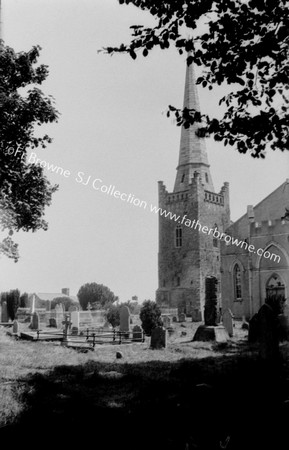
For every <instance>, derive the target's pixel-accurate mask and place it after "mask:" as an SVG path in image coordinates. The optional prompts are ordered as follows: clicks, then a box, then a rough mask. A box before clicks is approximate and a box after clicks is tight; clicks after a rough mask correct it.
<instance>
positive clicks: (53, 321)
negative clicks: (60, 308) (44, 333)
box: [49, 317, 57, 328]
mask: <svg viewBox="0 0 289 450" xmlns="http://www.w3.org/2000/svg"><path fill="white" fill-rule="evenodd" d="M49 326H50V327H52V328H57V323H56V319H55V317H50V318H49Z"/></svg>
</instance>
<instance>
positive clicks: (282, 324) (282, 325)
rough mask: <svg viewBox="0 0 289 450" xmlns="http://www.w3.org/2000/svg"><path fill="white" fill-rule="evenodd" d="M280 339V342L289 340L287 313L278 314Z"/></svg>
mask: <svg viewBox="0 0 289 450" xmlns="http://www.w3.org/2000/svg"><path fill="white" fill-rule="evenodd" d="M277 327H278V339H279V341H280V342H283V341H288V340H289V320H288V317H287V315H285V314H278V316H277Z"/></svg>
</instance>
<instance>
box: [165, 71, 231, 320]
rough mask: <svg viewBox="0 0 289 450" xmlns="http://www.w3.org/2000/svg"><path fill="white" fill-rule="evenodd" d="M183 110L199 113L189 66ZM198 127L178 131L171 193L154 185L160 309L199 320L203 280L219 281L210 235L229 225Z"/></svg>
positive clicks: (224, 195) (225, 198)
mask: <svg viewBox="0 0 289 450" xmlns="http://www.w3.org/2000/svg"><path fill="white" fill-rule="evenodd" d="M184 108H190V109H196V110H200V106H199V99H198V94H197V89H196V85H195V80H194V73H193V65H192V64H191V65H190V66H187V69H186V81H185V93H184ZM198 126H199V125H198V124H195V125H193V126H190V127H189V128H185V127H184V126H183V127H182V130H181V141H180V150H179V161H178V166H177V173H176V179H175V185H174V190H173V192H168V190H167V189H166V187H165V185H164V184H163V182H162V181H159V207H160V208H161V209H162V211H164V213H163V214H162V215H161V214H160V215H159V253H158V278H159V286H158V289H157V292H156V301H157V303H158V305H159V306H161V307H166V308H178V311H179V312H184V313H185V314H187V315H191V316H192V318H193V320H200V319H201V318H202V314H203V310H204V301H205V279H206V277H207V276H211V275H214V276H215V277H217V278H218V280H220V264H221V261H220V240H218V239H217V238H215V237H214V235H213V231H214V230H218V231H219V232H222V231H224V230H225V229H226V228H227V227H228V226H229V225H230V207H229V185H228V183H224V185H223V187H222V188H221V190H220V192H215V189H214V185H213V180H212V176H211V173H210V164H209V161H208V156H207V152H206V147H205V140H204V139H203V138H199V137H197V135H196V129H197V128H198Z"/></svg>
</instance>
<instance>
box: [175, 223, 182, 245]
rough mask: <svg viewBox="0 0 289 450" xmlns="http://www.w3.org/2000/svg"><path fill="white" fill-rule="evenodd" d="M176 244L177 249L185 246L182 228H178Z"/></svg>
mask: <svg viewBox="0 0 289 450" xmlns="http://www.w3.org/2000/svg"><path fill="white" fill-rule="evenodd" d="M175 244H176V247H181V246H182V245H183V230H182V227H181V226H177V227H176V235H175Z"/></svg>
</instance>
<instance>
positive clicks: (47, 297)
mask: <svg viewBox="0 0 289 450" xmlns="http://www.w3.org/2000/svg"><path fill="white" fill-rule="evenodd" d="M33 294H34V295H36V296H37V297H38V298H39V300H43V301H50V302H52V300H54V299H55V298H57V297H63V298H71V299H72V300H75V301H78V300H77V297H76V296H75V295H66V294H63V293H62V292H56V293H51V292H45V293H44V292H34V293H32V294H29V296H31V295H33Z"/></svg>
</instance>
